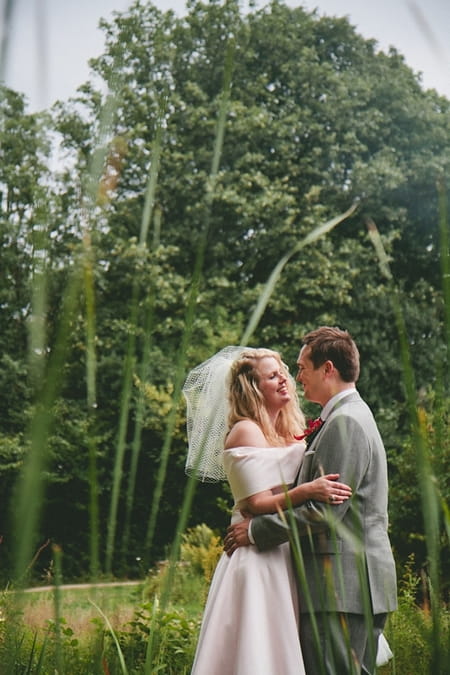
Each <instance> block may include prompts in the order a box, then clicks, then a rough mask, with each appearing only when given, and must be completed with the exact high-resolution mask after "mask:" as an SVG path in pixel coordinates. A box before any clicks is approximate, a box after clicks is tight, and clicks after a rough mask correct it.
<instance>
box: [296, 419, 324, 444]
mask: <svg viewBox="0 0 450 675" xmlns="http://www.w3.org/2000/svg"><path fill="white" fill-rule="evenodd" d="M322 424H323V420H322V419H321V418H320V417H317V418H316V419H315V420H308V426H307V427H306V429H305V431H304V432H303V434H302V435H301V436H294V438H295V439H296V440H297V441H303V440H306V443H309V442H310V441H311V440H312V439H311V434H314V435H315V434H316V433H317V432H318V431H319V429H320V427H321V426H322Z"/></svg>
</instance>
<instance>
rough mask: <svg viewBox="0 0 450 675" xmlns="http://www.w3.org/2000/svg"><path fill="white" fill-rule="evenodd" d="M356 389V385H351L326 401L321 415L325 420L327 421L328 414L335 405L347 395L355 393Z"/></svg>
mask: <svg viewBox="0 0 450 675" xmlns="http://www.w3.org/2000/svg"><path fill="white" fill-rule="evenodd" d="M355 391H356V387H351V388H350V389H344V390H343V391H340V392H338V393H337V394H335V395H334V396H332V397H331V398H330V400H329V401H327V402H326V403H325V405H324V406H323V408H322V412H321V413H320V417H321V418H322V419H323V421H324V422H325V420H326V419H327V417H328V415H329V414H330V413H331V411H332V410H333V408H334V406H335V405H336V403H337V402H338V401H340V400H341V399H342V398H344V397H345V396H349V395H350V394H353V393H354V392H355Z"/></svg>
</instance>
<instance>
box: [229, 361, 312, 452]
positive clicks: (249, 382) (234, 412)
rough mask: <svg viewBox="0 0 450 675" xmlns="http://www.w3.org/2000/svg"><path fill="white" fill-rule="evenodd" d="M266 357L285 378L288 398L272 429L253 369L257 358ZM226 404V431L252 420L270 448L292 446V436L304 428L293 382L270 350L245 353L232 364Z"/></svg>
mask: <svg viewBox="0 0 450 675" xmlns="http://www.w3.org/2000/svg"><path fill="white" fill-rule="evenodd" d="M267 357H273V358H274V359H276V361H277V362H278V365H279V367H280V370H281V371H282V372H283V374H284V375H285V376H286V386H287V388H288V391H289V394H290V396H291V398H290V401H289V402H288V403H286V405H284V406H283V407H282V408H281V410H280V413H279V415H278V416H277V419H276V423H275V426H274V425H273V423H272V421H271V419H270V417H269V415H268V413H267V408H266V405H265V401H264V396H263V394H262V393H261V391H260V390H259V387H258V377H259V374H258V371H257V367H258V364H259V362H260V361H261V359H264V358H267ZM229 403H230V412H229V415H228V424H229V428H230V429H231V428H232V427H233V426H234V425H235V424H236V422H239V421H240V420H244V419H250V420H253V421H254V422H256V424H258V426H259V427H260V428H261V430H262V432H263V434H264V436H265V437H266V439H267V441H268V442H269V443H270V444H271V445H274V446H281V445H286V444H290V443H293V442H294V435H297V434H300V433H301V432H302V430H303V429H304V427H305V418H304V416H303V413H302V411H301V410H300V406H299V403H298V398H297V392H296V388H295V381H294V379H293V378H292V376H291V375H290V374H289V369H288V367H287V365H286V364H285V363H283V361H282V360H281V356H280V354H279V353H278V352H275V351H273V350H271V349H264V348H259V349H248V350H245V351H244V352H243V353H242V354H241V355H240V356H239V358H237V359H236V360H235V361H234V362H233V364H232V366H231V372H230V389H229Z"/></svg>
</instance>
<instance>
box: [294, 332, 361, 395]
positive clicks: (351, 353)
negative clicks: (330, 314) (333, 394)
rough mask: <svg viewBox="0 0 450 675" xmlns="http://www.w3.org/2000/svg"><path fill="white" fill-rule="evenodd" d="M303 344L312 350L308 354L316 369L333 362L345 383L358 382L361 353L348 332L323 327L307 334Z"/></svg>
mask: <svg viewBox="0 0 450 675" xmlns="http://www.w3.org/2000/svg"><path fill="white" fill-rule="evenodd" d="M302 344H303V345H307V346H308V347H309V348H310V352H309V354H308V356H309V358H310V359H311V361H312V362H313V365H314V368H319V366H321V365H322V364H323V363H325V361H332V362H333V364H334V367H335V368H337V370H338V371H339V373H340V375H341V377H342V379H343V380H344V382H357V380H358V377H359V351H358V348H357V346H356V344H355V342H354V341H353V338H352V336H351V335H350V333H348V332H347V331H346V330H341V329H340V328H336V327H331V326H321V327H320V328H317V329H316V330H313V331H311V332H310V333H307V334H306V335H305V336H304V337H303V339H302Z"/></svg>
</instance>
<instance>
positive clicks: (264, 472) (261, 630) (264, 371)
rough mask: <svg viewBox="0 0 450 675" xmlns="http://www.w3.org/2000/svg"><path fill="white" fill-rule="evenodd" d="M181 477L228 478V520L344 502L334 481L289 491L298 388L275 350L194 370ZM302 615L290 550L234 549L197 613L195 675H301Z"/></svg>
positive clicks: (222, 356)
mask: <svg viewBox="0 0 450 675" xmlns="http://www.w3.org/2000/svg"><path fill="white" fill-rule="evenodd" d="M183 393H184V395H185V397H186V401H187V431H188V441H189V451H188V457H187V461H186V472H187V473H188V474H189V475H194V476H195V477H196V478H198V479H200V480H202V481H216V480H224V479H227V480H228V481H229V484H230V487H231V490H232V493H233V497H234V501H235V503H234V508H233V512H232V522H236V521H237V520H240V519H242V518H243V513H244V514H245V513H251V514H259V513H273V512H275V511H277V510H284V509H286V508H288V506H289V505H290V504H292V505H293V506H295V505H298V504H300V503H302V502H304V501H306V500H308V499H315V500H318V501H323V502H327V503H330V502H332V504H333V505H338V504H341V503H342V502H343V501H345V500H346V499H348V498H349V497H350V496H351V489H350V488H349V487H348V486H347V485H344V484H342V483H338V482H337V479H338V478H339V476H338V474H329V475H326V476H323V477H320V478H318V479H316V480H314V481H312V482H311V483H304V484H303V485H298V486H296V487H294V488H291V489H287V488H288V487H289V486H290V485H291V484H293V483H294V482H295V478H296V476H297V474H298V471H299V468H300V464H301V462H302V459H303V454H304V452H305V443H304V442H300V443H299V442H295V436H298V435H299V434H302V431H303V429H304V426H305V425H304V418H303V414H302V412H301V410H300V408H299V405H298V399H297V395H296V390H295V382H294V380H293V378H292V377H291V376H290V375H289V373H288V369H287V366H286V365H285V364H284V363H283V362H282V360H281V357H280V355H279V354H278V352H275V351H272V350H269V349H250V348H243V347H226V348H225V349H223V350H222V351H221V352H219V353H218V354H216V355H215V356H213V357H212V358H211V359H209V360H208V361H205V362H204V363H202V364H201V365H200V366H198V367H197V368H194V370H192V371H191V373H190V374H189V375H188V377H187V380H186V382H185V385H184V388H183ZM298 621H299V612H298V606H297V591H296V581H295V572H294V569H293V566H292V561H291V556H290V550H289V544H288V543H286V544H282V545H281V546H279V547H277V548H275V549H273V550H270V551H265V552H262V553H261V552H258V550H257V548H256V547H255V546H246V547H241V548H239V549H238V550H237V551H235V552H234V554H233V555H232V556H231V557H229V556H227V555H226V554H225V553H224V554H223V555H222V556H221V558H220V560H219V563H218V565H217V568H216V571H215V573H214V576H213V579H212V582H211V586H210V590H209V594H208V599H207V602H206V606H205V611H204V615H203V621H202V626H201V630H200V636H199V640H198V644H197V650H196V655H195V659H194V664H193V668H192V675H249V673H258V675H280V673H283V675H302V673H304V672H305V671H304V666H303V659H302V653H301V648H300V641H299V636H298V629H299V627H298Z"/></svg>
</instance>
